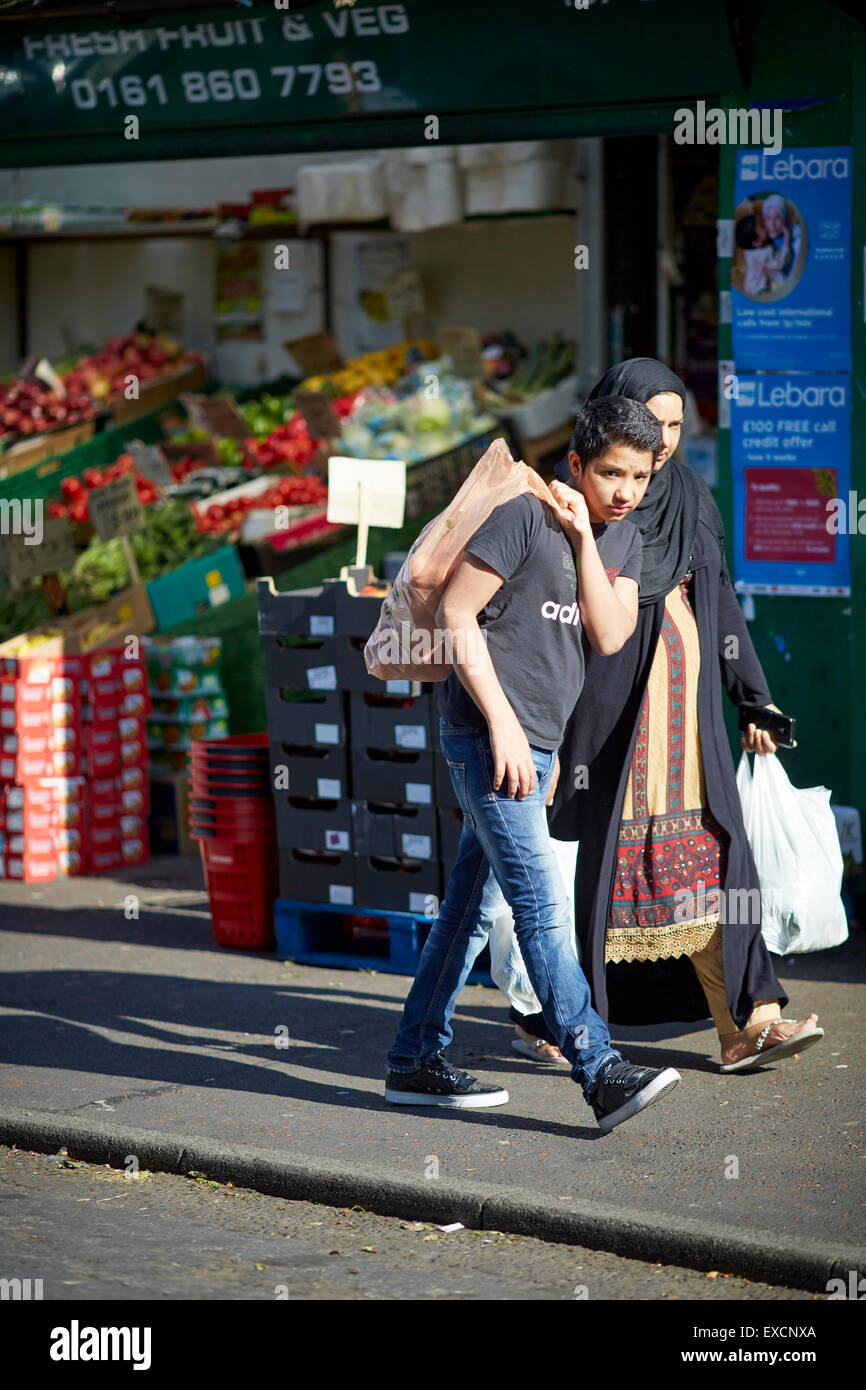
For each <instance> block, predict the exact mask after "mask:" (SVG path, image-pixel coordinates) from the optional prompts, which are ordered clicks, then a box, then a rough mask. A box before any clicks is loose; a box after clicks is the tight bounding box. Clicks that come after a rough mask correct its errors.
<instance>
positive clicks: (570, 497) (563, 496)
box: [549, 478, 590, 534]
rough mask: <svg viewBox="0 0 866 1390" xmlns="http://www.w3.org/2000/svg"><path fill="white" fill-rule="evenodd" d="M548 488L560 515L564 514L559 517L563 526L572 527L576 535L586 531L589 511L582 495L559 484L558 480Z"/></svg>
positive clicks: (554, 480) (588, 524)
mask: <svg viewBox="0 0 866 1390" xmlns="http://www.w3.org/2000/svg"><path fill="white" fill-rule="evenodd" d="M549 487H550V492H551V495H552V497H553V499H554V501H555V502H556V505H557V507H558V508H559V510H560V512H561V513H564V516H562V517H561V519H562V521H563V524H564V525H567V526H569V527H573V528H574V530H575V531H577V532H578V534H583V533H584V532H586V531H588V530H589V529H590V520H589V511H588V509H587V505H586V502H585V501H584V498H583V493H581V492H578V491H577V489H576V488H573V487H568V486H567V485H566V484H565V483H561V482H560V481H559V479H558V478H554V479H553V481H552V482H551V483H550V484H549Z"/></svg>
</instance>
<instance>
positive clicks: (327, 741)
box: [265, 685, 347, 748]
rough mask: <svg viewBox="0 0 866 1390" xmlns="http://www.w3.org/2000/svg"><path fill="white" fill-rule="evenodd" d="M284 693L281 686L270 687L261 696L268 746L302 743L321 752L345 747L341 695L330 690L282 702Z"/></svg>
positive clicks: (344, 717)
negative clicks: (263, 700)
mask: <svg viewBox="0 0 866 1390" xmlns="http://www.w3.org/2000/svg"><path fill="white" fill-rule="evenodd" d="M284 689H285V687H283V686H274V685H270V686H268V688H267V691H266V695H265V702H266V707H267V713H268V733H269V735H270V738H271V741H272V742H281V743H289V742H290V743H304V744H312V745H313V746H314V747H324V748H338V747H344V746H345V743H346V734H347V724H346V705H345V697H344V696H343V695H341V694H339V692H337V691H334V690H331V691H301V692H299V694H300V696H301V698H299V699H295V700H286V699H285V698H284V695H283V690H284ZM293 693H294V692H293Z"/></svg>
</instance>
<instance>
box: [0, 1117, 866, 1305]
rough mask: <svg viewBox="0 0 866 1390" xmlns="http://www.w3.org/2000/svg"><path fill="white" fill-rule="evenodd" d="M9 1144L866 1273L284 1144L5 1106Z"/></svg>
mask: <svg viewBox="0 0 866 1390" xmlns="http://www.w3.org/2000/svg"><path fill="white" fill-rule="evenodd" d="M0 1144H5V1145H7V1146H13V1145H14V1146H15V1147H17V1148H19V1149H27V1150H31V1151H33V1152H36V1153H46V1154H50V1153H56V1152H57V1151H58V1149H61V1148H63V1149H65V1150H66V1152H67V1154H68V1155H69V1157H70V1158H74V1159H79V1160H83V1161H84V1162H89V1163H100V1164H108V1165H109V1166H110V1167H113V1168H119V1169H123V1168H124V1167H125V1166H126V1164H127V1160H128V1158H129V1157H130V1156H132V1155H134V1156H135V1158H136V1159H137V1161H138V1165H139V1167H140V1168H141V1169H142V1170H145V1171H151V1172H163V1173H175V1174H178V1175H179V1176H188V1175H189V1174H191V1173H202V1174H204V1175H205V1176H206V1177H207V1178H209V1179H211V1180H212V1181H216V1182H229V1181H230V1182H231V1183H232V1184H233V1185H234V1186H235V1187H248V1188H250V1189H251V1190H253V1191H255V1192H262V1193H264V1194H266V1195H268V1196H274V1197H283V1198H288V1199H290V1200H292V1201H301V1202H315V1203H318V1204H321V1205H324V1206H334V1207H353V1206H361V1207H363V1208H364V1210H365V1211H369V1212H374V1213H376V1214H378V1215H381V1216H394V1217H401V1218H403V1219H409V1220H415V1221H431V1222H438V1223H442V1224H444V1223H445V1222H451V1221H460V1222H462V1223H463V1225H464V1226H467V1227H471V1228H473V1229H476V1230H494V1231H503V1232H505V1233H507V1234H511V1235H527V1236H535V1237H536V1238H537V1239H539V1240H547V1241H551V1242H554V1243H556V1244H563V1245H582V1246H584V1247H586V1248H588V1249H593V1250H604V1251H607V1252H609V1253H610V1254H613V1255H620V1256H624V1257H626V1258H628V1259H639V1260H648V1261H657V1262H659V1263H661V1264H674V1265H681V1266H684V1267H685V1268H687V1269H697V1270H718V1271H719V1272H720V1273H723V1274H735V1275H739V1276H741V1277H743V1278H746V1279H752V1280H755V1281H761V1282H764V1283H769V1284H784V1285H788V1286H790V1287H794V1288H800V1289H807V1290H809V1291H811V1292H816V1293H825V1292H826V1290H827V1283H828V1281H829V1280H830V1279H832V1278H844V1279H847V1277H848V1273H849V1271H850V1270H855V1271H856V1273H857V1277H858V1279H859V1278H861V1277H866V1249H864V1248H862V1247H858V1246H848V1247H845V1246H842V1247H840V1246H838V1245H829V1244H826V1243H824V1242H819V1241H802V1242H796V1243H785V1242H784V1241H781V1240H779V1239H778V1238H777V1237H776V1236H774V1235H773V1234H772V1233H770V1232H766V1233H764V1232H760V1231H756V1232H743V1231H735V1230H732V1229H731V1228H729V1227H725V1226H723V1225H721V1224H720V1223H715V1222H705V1221H695V1220H689V1219H686V1218H683V1217H678V1216H676V1215H673V1214H668V1213H661V1212H659V1213H652V1212H644V1211H637V1210H632V1211H630V1210H628V1209H627V1208H623V1207H615V1206H613V1205H606V1204H604V1203H598V1202H592V1203H590V1202H581V1201H579V1200H578V1199H574V1200H573V1201H563V1200H561V1199H555V1198H538V1197H535V1196H533V1195H531V1194H529V1193H521V1192H520V1191H519V1190H518V1191H513V1190H510V1189H507V1188H501V1187H493V1186H491V1185H489V1184H487V1185H485V1186H484V1187H483V1188H480V1187H473V1186H472V1185H471V1184H469V1183H463V1182H452V1183H447V1184H446V1183H443V1182H441V1181H439V1180H436V1181H435V1182H434V1181H428V1180H426V1179H410V1178H393V1177H389V1176H385V1175H383V1174H381V1173H377V1172H376V1171H375V1170H373V1169H369V1168H365V1167H363V1166H362V1165H360V1164H348V1163H344V1162H340V1163H334V1162H328V1161H327V1160H324V1159H314V1160H310V1159H306V1158H304V1157H303V1156H301V1155H299V1154H290V1153H285V1152H283V1151H282V1150H272V1149H259V1148H254V1147H253V1146H251V1145H244V1144H223V1143H220V1142H218V1141H216V1140H211V1141H208V1140H194V1141H192V1142H189V1141H187V1140H185V1139H183V1138H182V1137H181V1136H180V1135H176V1134H163V1133H159V1132H158V1131H155V1130H146V1129H139V1128H137V1127H134V1126H113V1125H108V1124H102V1123H100V1122H98V1121H95V1120H88V1121H87V1123H82V1122H81V1121H79V1120H73V1119H65V1118H58V1117H56V1116H53V1115H49V1114H40V1113H39V1112H35V1113H34V1112H32V1111H28V1110H23V1109H13V1108H9V1109H5V1110H2V1111H0Z"/></svg>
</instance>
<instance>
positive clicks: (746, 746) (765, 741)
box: [742, 705, 782, 758]
mask: <svg viewBox="0 0 866 1390" xmlns="http://www.w3.org/2000/svg"><path fill="white" fill-rule="evenodd" d="M764 709H771V710H775V712H776V714H781V713H782V711H781V710H780V709H779V706H778V705H764ZM742 743H743V750H744V751H745V752H746V753H757V755H758V757H759V758H763V757H764V756H765V755H766V754H767V753H775V752H776V750H777V748H778V744H776V743H774V742H773V740H772V738H771V737H770V731H769V729H759V728H758V727H757V725H756V724H748V725H747V726H746V731H745V733H744V734H743V738H742Z"/></svg>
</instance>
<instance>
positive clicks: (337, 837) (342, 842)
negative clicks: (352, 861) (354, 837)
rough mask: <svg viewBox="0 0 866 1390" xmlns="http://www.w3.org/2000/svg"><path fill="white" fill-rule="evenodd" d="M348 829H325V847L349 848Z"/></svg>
mask: <svg viewBox="0 0 866 1390" xmlns="http://www.w3.org/2000/svg"><path fill="white" fill-rule="evenodd" d="M349 848H350V846H349V832H348V830H326V831H325V849H349Z"/></svg>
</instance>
